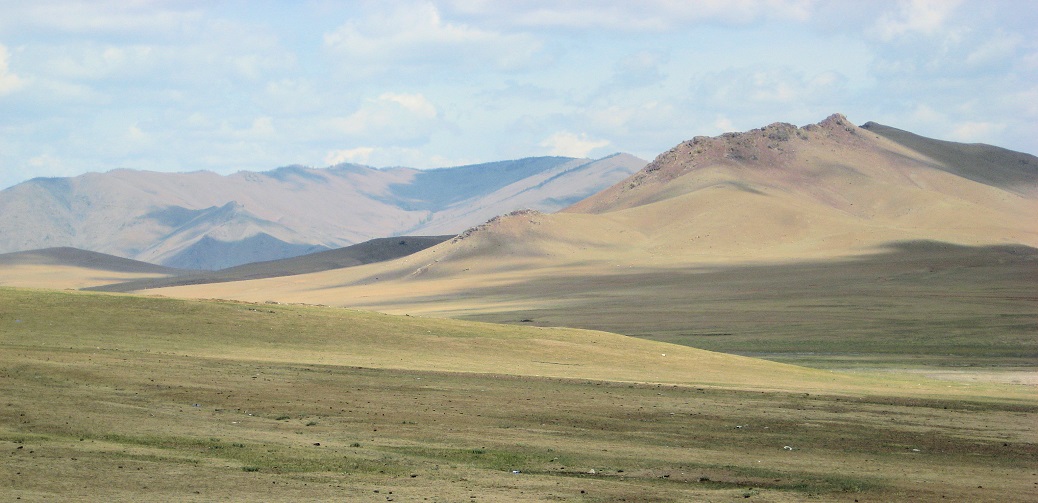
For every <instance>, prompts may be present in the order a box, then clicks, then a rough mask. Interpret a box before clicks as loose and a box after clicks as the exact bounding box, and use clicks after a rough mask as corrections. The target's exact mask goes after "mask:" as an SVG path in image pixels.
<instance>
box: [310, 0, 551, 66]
mask: <svg viewBox="0 0 1038 503" xmlns="http://www.w3.org/2000/svg"><path fill="white" fill-rule="evenodd" d="M324 44H325V46H326V47H328V48H329V49H331V50H332V51H333V52H334V54H336V55H338V56H340V57H341V58H342V63H344V64H346V65H347V66H348V68H347V70H348V72H347V73H348V74H352V75H362V76H363V75H367V74H370V73H377V72H380V71H384V70H386V69H388V68H389V67H390V66H391V65H394V64H397V65H400V64H403V65H410V66H416V67H422V68H436V67H441V66H447V67H454V66H458V65H474V64H475V65H490V66H492V67H494V68H497V69H513V68H517V67H522V66H525V65H527V64H529V63H530V61H531V60H532V59H533V57H534V55H535V54H536V53H537V52H538V51H539V50H540V46H541V44H540V42H539V41H538V40H537V39H535V38H533V37H531V36H529V35H525V34H508V33H500V32H496V31H492V30H486V29H482V28H477V27H473V26H469V25H466V24H462V23H457V22H449V21H445V20H444V19H443V17H442V16H441V15H440V11H439V9H438V8H437V7H436V6H435V5H433V4H431V3H425V2H423V3H417V4H409V5H398V6H396V7H395V8H394V9H393V10H392V11H389V12H378V13H375V14H373V15H371V16H368V17H365V18H361V19H353V20H350V21H347V22H346V23H344V24H343V25H341V26H339V27H338V28H337V29H335V30H334V31H331V32H329V33H326V34H325V35H324Z"/></svg>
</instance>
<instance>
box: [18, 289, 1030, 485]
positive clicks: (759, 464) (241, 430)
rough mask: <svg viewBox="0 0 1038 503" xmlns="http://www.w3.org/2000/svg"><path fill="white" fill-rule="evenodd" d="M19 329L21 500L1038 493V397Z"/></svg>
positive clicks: (183, 327)
mask: <svg viewBox="0 0 1038 503" xmlns="http://www.w3.org/2000/svg"><path fill="white" fill-rule="evenodd" d="M0 329H2V333H3V336H2V337H0V393H2V394H3V397H4V401H3V404H2V405H0V447H2V448H4V449H6V450H7V451H8V452H7V453H5V462H4V463H3V465H2V466H0V473H2V475H3V476H2V477H0V491H2V492H3V493H4V494H8V495H9V496H12V497H18V498H21V499H22V500H46V499H62V500H74V499H82V500H106V501H135V500H140V499H141V498H142V497H144V498H148V499H160V500H161V499H178V500H189V501H194V500H198V501H211V500H221V499H232V500H260V499H261V500H265V501H289V500H291V501H299V500H328V499H339V500H358V501H392V500H408V501H410V500H429V501H457V500H467V501H472V500H474V501H498V502H504V501H558V500H563V501H620V500H627V501H690V500H727V499H739V500H742V499H744V498H752V499H757V500H764V501H803V500H805V499H818V500H826V501H852V500H854V499H862V500H863V501H867V500H882V501H918V500H935V499H942V498H944V499H948V500H952V501H955V500H959V501H1027V500H1028V498H1030V497H1031V496H1032V495H1033V482H1034V480H1033V478H1034V477H1033V460H1034V457H1035V456H1036V455H1038V438H1036V435H1035V432H1034V428H1033V418H1034V417H1035V415H1036V414H1038V401H1036V400H1035V396H1034V394H1033V393H1032V392H1031V389H1030V388H1021V387H1011V386H1004V385H984V384H974V385H964V384H949V383H944V382H937V381H930V380H925V379H914V378H899V379H891V378H877V377H866V376H860V375H857V376H855V375H842V374H837V373H831V372H828V371H819V370H810V369H802V368H798V367H792V366H788V365H782V364H777V363H771V362H764V361H759V360H753V359H749V358H742V357H736V356H731V355H721V354H716V353H709V352H705V351H700V350H694V349H691V348H684V347H680V346H674V345H668V344H661V343H656V342H649V341H641V340H637V339H632V338H628V337H621V336H616V335H612V334H608V333H602V332H590V331H582V330H567V329H543V328H536V327H514V326H502V325H488V324H480V323H469V322H460V321H452V320H439V319H423V318H416V317H406V316H390V315H385V314H378V313H365V312H358V311H350V310H345V309H336V308H319V307H310V306H292V305H267V304H246V303H236V302H213V301H185V300H174V299H160V298H146V297H135V296H126V295H113V294H84V293H67V292H54V291H39V290H17V289H5V288H0ZM664 355H665V356H664Z"/></svg>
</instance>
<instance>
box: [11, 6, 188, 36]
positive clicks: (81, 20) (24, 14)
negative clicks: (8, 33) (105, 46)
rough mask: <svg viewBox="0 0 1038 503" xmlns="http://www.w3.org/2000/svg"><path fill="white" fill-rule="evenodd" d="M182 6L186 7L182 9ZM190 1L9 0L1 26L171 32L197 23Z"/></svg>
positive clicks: (89, 31) (67, 30) (93, 31)
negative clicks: (17, 0)
mask: <svg viewBox="0 0 1038 503" xmlns="http://www.w3.org/2000/svg"><path fill="white" fill-rule="evenodd" d="M179 7H184V8H182V9H180V8H179ZM202 14H203V12H202V11H201V10H199V9H195V8H191V7H190V3H189V2H152V1H140V0H137V1H125V0H91V1H78V2H69V1H64V0H34V1H32V2H6V3H5V5H4V16H3V19H0V26H7V27H17V28H19V29H21V28H35V29H45V30H49V31H60V32H64V33H76V34H113V33H122V34H125V33H146V34H152V35H154V34H156V33H171V32H175V31H177V30H179V29H182V28H183V27H184V26H185V25H188V24H191V23H197V22H198V21H199V20H200V18H201V17H202Z"/></svg>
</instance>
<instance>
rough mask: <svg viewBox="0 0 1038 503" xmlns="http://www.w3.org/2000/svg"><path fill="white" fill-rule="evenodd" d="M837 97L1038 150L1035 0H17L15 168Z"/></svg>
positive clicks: (340, 156)
mask: <svg viewBox="0 0 1038 503" xmlns="http://www.w3.org/2000/svg"><path fill="white" fill-rule="evenodd" d="M836 112H839V113H843V114H844V115H846V116H847V117H848V118H849V119H850V120H851V121H852V122H854V123H857V124H863V123H865V122H867V121H875V122H879V123H882V124H886V125H889V126H894V127H897V128H900V129H905V130H908V131H912V132H914V133H917V134H922V135H924V136H929V137H932V138H939V139H944V140H953V141H961V142H983V143H989V144H994V145H998V146H1001V147H1006V148H1010V149H1013V150H1019V151H1023V152H1028V153H1032V154H1038V1H1035V0H1018V1H991V0H979V1H954V0H912V1H894V0H874V1H868V2H862V1H860V0H850V1H841V0H831V1H814V0H757V1H754V0H695V1H694V0H685V1H679V0H639V1H630V0H616V1H611V0H601V1H594V2H590V1H569V0H528V1H521V0H516V1H501V0H498V1H489V0H454V1H449V0H444V1H393V0H380V1H373V2H366V1H352V2H351V1H330V0H312V1H306V0H297V1H287V0H286V1H244V0H240V1H220V0H199V1H194V0H177V1H160V0H89V1H55V0H34V1H31V2H26V1H23V0H0V189H2V188H5V187H9V186H11V185H14V184H17V183H20V182H22V181H25V180H28V179H30V178H34V177H40V176H46V177H60V176H76V175H79V174H83V173H86V172H105V171H109V170H111V169H117V168H130V169H140V170H151V171H176V172H185V171H197V170H209V171H215V172H217V173H222V174H229V173H234V172H237V171H242V170H248V171H266V170H270V169H274V168H277V167H280V166H286V165H293V164H299V165H306V166H313V167H326V166H329V165H334V164H338V163H342V162H351V163H358V164H365V165H369V166H375V167H389V166H409V167H415V168H434V167H446V166H457V165H465V164H474V163H480V162H489V161H497V160H505V159H517V158H523V157H530V156H542V155H562V156H571V157H591V158H600V157H604V156H607V155H610V154H612V153H615V152H626V153H630V154H634V155H637V156H639V157H642V158H644V159H646V160H651V159H653V158H654V157H655V156H656V155H658V154H660V153H662V152H664V151H666V150H668V149H669V148H671V147H673V146H674V145H676V144H678V143H680V142H682V141H685V140H688V139H690V138H692V137H694V136H699V135H709V136H714V135H718V134H721V133H724V132H727V131H745V130H749V129H753V128H757V127H762V126H765V125H767V124H771V123H773V122H789V123H793V124H796V125H806V124H810V123H816V122H819V121H821V120H823V119H824V118H825V117H827V116H829V115H830V114H832V113H836Z"/></svg>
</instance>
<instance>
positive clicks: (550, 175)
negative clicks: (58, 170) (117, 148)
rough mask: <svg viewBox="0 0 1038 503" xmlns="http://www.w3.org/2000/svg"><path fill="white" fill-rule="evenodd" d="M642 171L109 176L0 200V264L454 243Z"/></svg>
mask: <svg viewBox="0 0 1038 503" xmlns="http://www.w3.org/2000/svg"><path fill="white" fill-rule="evenodd" d="M645 164H646V161H644V160H640V159H638V158H636V157H634V156H631V155H627V154H614V155H611V156H608V157H605V158H603V159H598V160H591V159H575V158H569V157H536V158H527V159H520V160H514V161H501V162H493V163H486V164H477V165H469V166H460V167H453V168H441V169H431V170H417V169H411V168H389V169H375V168H371V167H367V166H360V165H353V164H340V165H337V166H332V167H329V168H324V169H314V168H307V167H302V166H289V167H284V168H279V169H276V170H273V171H268V172H262V173H255V172H239V173H236V174H233V175H229V176H221V175H218V174H215V173H212V172H193V173H156V172H147V171H137V170H126V169H119V170H113V171H110V172H107V173H90V174H85V175H81V176H77V177H73V178H37V179H33V180H30V181H27V182H24V183H21V184H18V185H16V186H14V187H10V188H8V189H5V190H3V191H0V228H2V229H4V232H3V233H2V234H0V253H2V252H17V251H27V250H35V249H45V248H57V247H75V248H79V249H84V250H89V251H94V252H101V253H106V254H111V255H115V256H119V257H125V258H130V259H134V260H140V261H145V262H150V263H154V264H159V265H163V266H167V267H173V268H179V269H203V270H216V269H224V268H228V267H233V266H237V265H242V264H246V263H253V262H261V261H269V260H276V259H280V258H287V257H293V256H299V255H304V254H308V253H314V252H319V251H325V250H331V249H335V248H340V247H344V246H348V245H351V244H356V243H360V242H364V241H367V240H370V239H373V238H381V237H387V236H399V235H405V234H412V235H414V234H426V235H432V234H436V235H440V234H454V233H458V232H461V231H462V230H464V229H466V228H467V227H470V226H472V225H475V224H477V223H479V222H483V221H485V220H487V219H488V218H491V217H493V216H494V215H498V214H501V213H506V212H508V211H512V210H515V209H518V208H532V209H537V210H541V211H555V210H558V209H561V208H563V207H565V206H568V205H570V204H572V203H574V202H576V201H578V200H580V199H583V198H585V197H587V196H589V195H591V194H593V193H595V192H598V191H599V190H602V189H604V188H606V187H608V186H610V185H612V184H613V183H615V182H617V181H618V180H621V179H623V178H625V177H627V176H628V175H630V174H631V173H633V172H635V171H637V170H638V169H640V168H641V167H643V166H644V165H645Z"/></svg>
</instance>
